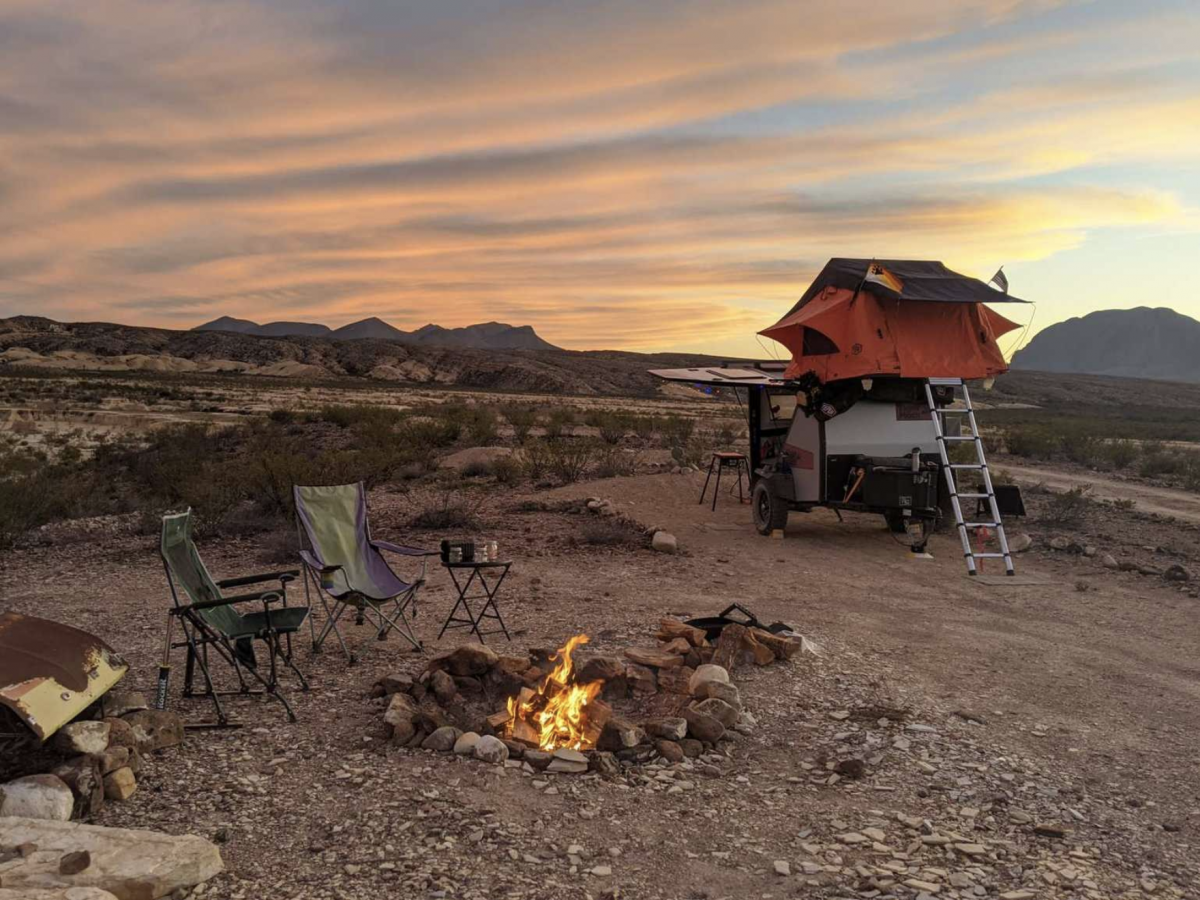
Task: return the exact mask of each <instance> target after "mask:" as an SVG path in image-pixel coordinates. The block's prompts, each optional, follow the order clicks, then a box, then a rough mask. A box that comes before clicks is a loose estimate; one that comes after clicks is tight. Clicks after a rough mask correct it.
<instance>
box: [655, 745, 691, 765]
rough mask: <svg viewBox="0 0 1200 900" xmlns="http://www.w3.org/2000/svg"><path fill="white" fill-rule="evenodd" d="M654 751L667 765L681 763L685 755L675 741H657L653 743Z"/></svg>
mask: <svg viewBox="0 0 1200 900" xmlns="http://www.w3.org/2000/svg"><path fill="white" fill-rule="evenodd" d="M654 749H655V750H657V751H658V755H659V756H661V757H662V758H663V759H665V760H666V761H667V762H669V763H677V762H683V760H684V759H685V755H684V752H683V748H682V747H681V746H679V744H678V743H676V742H675V741H668V740H658V741H655V742H654Z"/></svg>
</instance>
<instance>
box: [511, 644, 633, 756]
mask: <svg viewBox="0 0 1200 900" xmlns="http://www.w3.org/2000/svg"><path fill="white" fill-rule="evenodd" d="M587 639H588V638H587V635H586V634H580V635H576V636H575V637H573V638H571V639H570V640H569V641H567V643H566V645H564V646H563V647H562V648H561V649H560V650H557V651H555V652H554V653H551V654H548V655H547V660H546V664H547V665H549V664H551V663H555V665H554V668H553V669H552V670H551V671H550V674H549V675H547V676H546V677H545V678H544V679H543V680H542V682H541V684H539V685H538V687H537V688H536V689H534V688H532V687H524V688H522V689H521V692H520V694H518V695H517V696H516V697H511V698H509V701H508V709H507V713H508V720H507V723H506V724H505V726H504V734H505V736H507V737H509V738H511V739H513V740H516V741H520V742H522V743H524V744H528V745H530V746H533V747H537V748H539V749H541V750H557V749H560V748H567V749H571V750H586V749H590V748H591V747H593V746H595V737H594V736H593V735H594V734H595V733H597V729H596V728H593V727H591V726H590V724H589V719H590V717H591V714H592V712H593V711H595V712H596V713H597V714H599V715H601V716H605V713H604V709H606V708H607V704H603V706H600V705H595V704H598V703H603V701H599V700H598V699H597V698H598V696H599V694H600V690H601V688H603V686H604V683H603V682H601V681H590V682H586V683H580V682H578V681H577V680H576V678H575V668H574V663H573V662H572V660H571V653H572V652H573V651H574V650H575V648H576V647H578V646H579V645H580V644H584V643H586V642H587ZM609 712H611V710H609ZM605 718H607V717H606V716H605ZM599 727H600V728H602V727H603V723H601V725H600V726H599Z"/></svg>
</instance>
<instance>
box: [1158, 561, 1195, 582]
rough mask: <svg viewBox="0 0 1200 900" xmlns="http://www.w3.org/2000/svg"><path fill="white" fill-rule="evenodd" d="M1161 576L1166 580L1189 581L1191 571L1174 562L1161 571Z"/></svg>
mask: <svg viewBox="0 0 1200 900" xmlns="http://www.w3.org/2000/svg"><path fill="white" fill-rule="evenodd" d="M1163 578H1165V579H1167V581H1191V580H1192V573H1191V572H1189V571H1188V570H1187V569H1185V568H1184V567H1183V566H1181V565H1179V564H1178V563H1176V564H1174V565H1172V566H1168V567H1167V570H1166V571H1165V572H1163Z"/></svg>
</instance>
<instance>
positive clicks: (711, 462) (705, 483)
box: [700, 456, 721, 506]
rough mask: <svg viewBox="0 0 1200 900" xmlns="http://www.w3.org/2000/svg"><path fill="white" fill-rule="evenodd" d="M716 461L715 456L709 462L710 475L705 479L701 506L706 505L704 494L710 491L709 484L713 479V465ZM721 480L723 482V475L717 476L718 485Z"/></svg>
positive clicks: (701, 492)
mask: <svg viewBox="0 0 1200 900" xmlns="http://www.w3.org/2000/svg"><path fill="white" fill-rule="evenodd" d="M716 461H717V459H716V457H715V456H714V457H713V458H712V459H711V460H709V463H708V475H706V476H705V478H704V487H702V488H700V505H701V506H703V505H704V492H705V491H707V490H708V482H709V480H710V479H711V478H712V473H713V463H715V462H716ZM720 480H721V475H720V473H718V474H717V482H718V484H719V483H720Z"/></svg>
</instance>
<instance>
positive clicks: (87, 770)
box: [51, 747, 129, 816]
mask: <svg viewBox="0 0 1200 900" xmlns="http://www.w3.org/2000/svg"><path fill="white" fill-rule="evenodd" d="M118 749H123V750H125V751H126V752H128V750H129V748H128V747H123V748H118V747H110V748H109V749H108V750H106V751H105V753H112V752H113V751H114V750H118ZM51 774H52V775H55V776H57V777H58V778H61V779H62V781H63V783H64V784H65V785H66V786H67V787H69V788H70V789H71V792H72V793H73V794H74V795H75V808H76V813H77V815H78V816H86V815H90V814H92V813H97V812H99V811H100V810H101V809H103V808H104V775H105V772H104V771H103V767H102V765H101V761H100V757H98V756H86V755H85V756H76V757H75V758H74V759H69V760H67V761H66V762H65V763H62V764H60V765H57V766H55V767H54V769H53V770H52V772H51Z"/></svg>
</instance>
